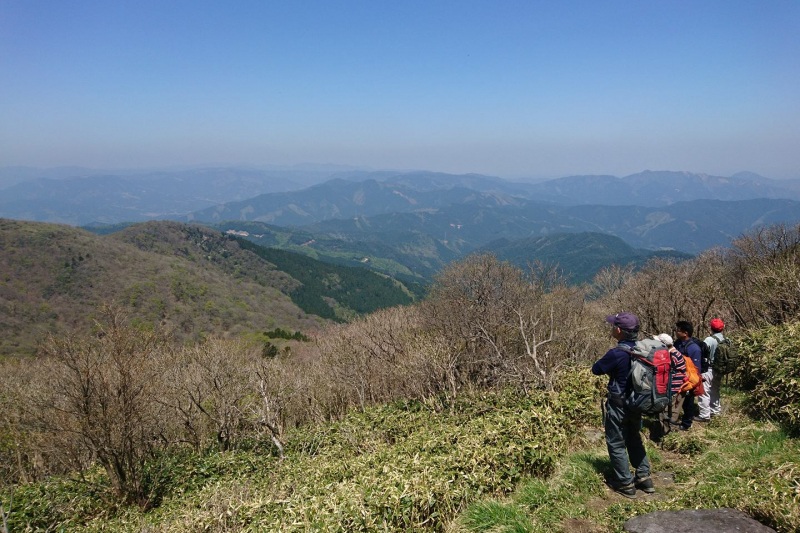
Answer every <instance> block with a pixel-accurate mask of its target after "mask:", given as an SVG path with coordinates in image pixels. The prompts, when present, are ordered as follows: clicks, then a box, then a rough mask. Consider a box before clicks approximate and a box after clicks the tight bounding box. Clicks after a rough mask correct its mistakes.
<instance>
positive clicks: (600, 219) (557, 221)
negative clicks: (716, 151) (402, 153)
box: [303, 199, 800, 254]
mask: <svg viewBox="0 0 800 533" xmlns="http://www.w3.org/2000/svg"><path fill="white" fill-rule="evenodd" d="M798 220H800V202H798V201H794V200H770V199H754V200H740V201H730V202H727V201H719V200H694V201H691V202H678V203H675V204H670V205H664V206H660V207H646V206H635V205H626V206H610V205H585V206H581V205H579V206H559V205H553V204H535V203H527V204H526V205H523V206H515V205H508V206H499V207H494V208H487V207H483V206H479V205H473V204H462V205H451V206H448V207H443V208H441V209H436V210H429V211H418V212H413V213H391V214H387V215H376V216H372V217H358V218H348V219H339V220H333V219H332V220H325V221H321V222H317V223H315V224H311V225H308V226H304V228H303V229H307V230H309V231H310V232H312V233H327V234H334V235H337V236H338V237H339V238H342V239H351V240H369V239H370V236H372V235H386V234H388V235H392V234H400V233H409V232H416V233H423V234H427V235H431V236H434V237H435V238H436V239H438V240H440V242H443V243H444V242H445V241H446V243H447V244H446V246H447V247H448V248H449V249H451V250H453V251H454V252H455V253H457V254H464V253H469V252H470V251H472V250H475V249H476V248H478V247H480V246H484V245H486V244H488V243H490V242H492V241H494V240H497V239H501V238H505V239H509V240H516V239H523V238H528V237H532V236H540V235H547V234H552V233H581V232H587V231H588V232H599V233H607V234H609V235H613V236H616V237H619V238H621V239H623V240H624V241H625V242H627V243H628V244H629V245H631V246H634V247H636V248H644V249H649V250H664V249H673V250H678V251H681V252H686V253H690V254H696V253H699V252H701V251H703V250H707V249H708V248H712V247H715V246H728V245H729V244H730V242H731V241H732V240H733V239H735V238H737V237H738V236H740V235H742V234H743V233H745V232H747V231H750V230H752V229H753V228H755V227H758V226H761V225H766V224H775V223H793V222H796V221H798ZM384 240H385V239H384Z"/></svg>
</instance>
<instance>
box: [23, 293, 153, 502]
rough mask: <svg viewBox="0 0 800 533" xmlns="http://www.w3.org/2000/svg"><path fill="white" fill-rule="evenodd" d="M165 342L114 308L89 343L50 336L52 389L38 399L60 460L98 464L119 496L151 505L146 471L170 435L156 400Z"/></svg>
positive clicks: (79, 467)
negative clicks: (130, 324)
mask: <svg viewBox="0 0 800 533" xmlns="http://www.w3.org/2000/svg"><path fill="white" fill-rule="evenodd" d="M164 347H165V341H164V339H163V338H162V337H161V336H160V335H158V334H156V333H152V332H146V331H138V330H134V329H132V328H130V327H128V326H126V325H125V323H124V317H123V315H122V314H121V313H119V312H118V311H117V310H115V309H113V308H109V307H106V308H105V309H104V310H103V321H102V322H98V323H97V330H96V334H95V335H94V336H92V337H88V338H78V337H75V336H69V335H68V336H65V337H51V338H50V339H48V341H47V342H46V343H45V345H44V347H43V349H42V353H43V356H44V358H45V360H44V361H43V362H44V363H45V371H46V372H47V374H45V375H46V376H47V377H48V379H49V380H50V387H49V388H48V389H45V390H43V395H42V397H41V398H39V401H38V402H37V405H36V407H38V413H37V414H38V416H39V420H38V422H39V423H40V424H41V426H40V427H41V430H42V431H43V432H45V433H46V434H47V435H48V437H49V442H50V443H51V444H55V445H57V446H61V447H62V448H63V449H62V454H63V455H61V458H62V459H64V460H66V461H67V462H68V463H69V464H70V465H71V466H73V467H74V468H76V469H77V470H79V471H82V470H83V469H85V467H86V466H88V465H89V464H90V463H91V462H92V461H93V460H96V461H97V462H98V463H99V464H100V465H102V466H103V468H104V469H105V470H106V472H107V474H108V476H109V479H110V480H111V483H112V485H113V488H114V489H115V491H116V493H117V494H118V495H119V496H121V497H122V498H123V499H125V500H126V501H128V502H131V503H137V504H140V505H146V503H147V497H146V496H147V495H146V491H145V487H144V485H143V466H144V463H145V461H146V460H147V459H148V458H149V457H150V456H151V455H152V453H153V451H154V450H155V449H156V448H157V446H158V443H159V442H160V441H161V440H162V438H163V435H164V433H165V427H164V425H165V420H166V419H167V417H165V416H164V415H165V412H164V408H163V406H162V405H161V404H160V403H159V402H157V401H156V398H158V397H159V395H160V394H161V392H162V386H163V383H162V381H161V379H160V375H159V373H158V371H157V369H158V368H159V364H158V359H159V358H160V357H161V356H162V353H163V350H164Z"/></svg>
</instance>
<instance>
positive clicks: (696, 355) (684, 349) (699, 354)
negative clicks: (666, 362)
mask: <svg viewBox="0 0 800 533" xmlns="http://www.w3.org/2000/svg"><path fill="white" fill-rule="evenodd" d="M675 348H677V349H678V351H679V352H681V353H682V354H683V355H685V356H686V357H688V358H689V359H691V360H692V363H694V366H696V367H697V370H700V369H701V368H702V366H703V365H702V361H701V359H702V358H703V350H701V349H700V347H699V346H698V345H697V344H696V343H695V342H694V341H692V339H691V338H690V339H686V340H685V341H675Z"/></svg>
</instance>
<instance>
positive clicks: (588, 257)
mask: <svg viewBox="0 0 800 533" xmlns="http://www.w3.org/2000/svg"><path fill="white" fill-rule="evenodd" d="M477 251H478V252H489V253H492V254H494V255H495V256H497V258H498V259H501V260H504V261H509V262H511V263H513V264H515V265H518V266H519V267H521V268H523V269H524V268H526V267H527V266H528V265H529V264H531V263H533V262H534V261H539V262H542V263H544V264H545V265H553V266H557V267H558V268H559V270H560V271H561V272H563V273H564V275H565V276H566V277H567V279H568V280H569V282H571V283H584V282H589V281H591V280H592V278H593V277H594V276H595V274H597V273H598V272H599V271H600V270H601V269H603V268H606V267H610V266H611V265H619V266H626V265H632V266H634V267H641V266H642V265H644V264H645V263H646V262H647V261H648V260H650V259H652V258H654V257H671V258H674V259H676V260H683V259H689V258H690V257H692V256H691V255H689V254H685V253H681V252H652V251H648V250H640V249H636V248H633V247H632V246H629V245H628V244H626V243H625V241H623V240H622V239H620V238H618V237H613V236H611V235H606V234H603V233H557V234H552V235H547V236H542V237H529V238H527V239H520V240H516V241H509V240H507V239H501V240H499V241H495V242H492V243H489V244H487V245H486V246H483V247H481V248H480V249H478V250H477Z"/></svg>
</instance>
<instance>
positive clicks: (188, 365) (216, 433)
mask: <svg viewBox="0 0 800 533" xmlns="http://www.w3.org/2000/svg"><path fill="white" fill-rule="evenodd" d="M259 359H261V355H260V348H259V347H257V346H255V345H253V344H251V343H246V342H243V341H238V340H228V339H220V338H210V339H207V340H205V341H203V342H201V343H199V344H195V345H191V346H188V347H184V348H182V349H181V350H179V351H178V353H177V354H176V356H175V357H174V359H173V364H172V365H171V368H169V369H168V371H169V373H170V379H169V380H168V384H169V393H168V394H167V395H166V397H165V400H166V401H165V402H164V403H165V405H166V406H168V407H170V408H171V409H172V410H174V413H175V416H176V417H178V418H179V419H180V421H181V426H182V427H183V428H184V432H183V435H182V437H183V438H184V439H185V440H186V441H188V442H190V443H191V444H192V445H193V446H194V447H195V448H200V447H201V446H205V445H206V444H208V442H209V440H213V442H214V443H215V444H216V446H217V447H218V448H219V449H220V450H228V449H230V448H231V447H233V446H235V445H236V443H237V441H238V440H239V439H240V438H241V437H242V433H243V431H245V429H246V426H247V425H248V414H249V412H250V410H251V406H250V404H252V403H253V402H254V401H255V400H254V398H255V390H254V389H252V388H251V386H250V385H251V383H250V375H251V374H252V372H253V369H254V366H255V362H256V361H258V360H259Z"/></svg>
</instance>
